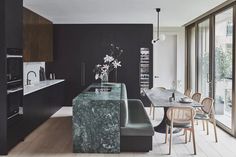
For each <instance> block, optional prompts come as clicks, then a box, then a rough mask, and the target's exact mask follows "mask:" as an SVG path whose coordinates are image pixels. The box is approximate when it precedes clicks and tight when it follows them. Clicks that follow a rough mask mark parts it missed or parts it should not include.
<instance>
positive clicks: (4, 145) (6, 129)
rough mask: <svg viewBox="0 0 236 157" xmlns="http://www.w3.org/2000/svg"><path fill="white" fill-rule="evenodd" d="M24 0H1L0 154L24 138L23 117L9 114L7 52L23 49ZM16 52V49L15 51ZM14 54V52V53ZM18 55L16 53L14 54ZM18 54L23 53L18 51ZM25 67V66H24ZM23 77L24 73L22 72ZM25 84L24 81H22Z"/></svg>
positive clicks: (4, 153) (6, 151)
mask: <svg viewBox="0 0 236 157" xmlns="http://www.w3.org/2000/svg"><path fill="white" fill-rule="evenodd" d="M22 8H23V0H0V76H1V77H0V155H6V154H7V153H8V151H9V150H10V149H11V148H12V147H13V146H15V145H16V144H17V143H19V141H21V140H22V130H21V128H23V127H22V117H21V116H20V115H18V116H19V117H18V116H17V114H16V115H14V117H12V116H10V117H11V118H10V117H9V116H8V109H9V108H8V107H9V105H8V104H9V99H8V95H7V90H9V87H8V85H7V77H6V76H7V68H8V63H7V52H9V50H17V52H21V50H22V47H23V45H22V26H23V21H22V20H23V19H22ZM14 52H16V51H14ZM12 55H13V54H12ZM14 55H16V54H14ZM17 55H22V54H20V53H18V54H17ZM22 69H23V66H22ZM22 77H23V74H22ZM22 86H23V83H22Z"/></svg>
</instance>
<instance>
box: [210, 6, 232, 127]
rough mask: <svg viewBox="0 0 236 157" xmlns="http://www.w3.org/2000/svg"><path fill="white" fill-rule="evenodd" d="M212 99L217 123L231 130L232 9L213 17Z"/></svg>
mask: <svg viewBox="0 0 236 157" xmlns="http://www.w3.org/2000/svg"><path fill="white" fill-rule="evenodd" d="M214 63H215V64H214V73H213V75H214V99H215V112H216V119H217V121H218V123H219V122H220V124H222V125H223V126H224V127H227V128H229V129H231V128H232V87H233V84H232V74H233V9H232V8H231V9H228V10H226V11H223V12H221V13H219V14H217V15H216V16H215V54H214Z"/></svg>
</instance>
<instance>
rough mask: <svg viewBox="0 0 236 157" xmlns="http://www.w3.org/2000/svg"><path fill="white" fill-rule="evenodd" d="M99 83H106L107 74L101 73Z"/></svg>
mask: <svg viewBox="0 0 236 157" xmlns="http://www.w3.org/2000/svg"><path fill="white" fill-rule="evenodd" d="M101 83H108V73H103V75H102V78H101Z"/></svg>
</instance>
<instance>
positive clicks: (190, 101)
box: [179, 100, 193, 103]
mask: <svg viewBox="0 0 236 157" xmlns="http://www.w3.org/2000/svg"><path fill="white" fill-rule="evenodd" d="M179 102H180V103H192V102H193V101H192V100H189V101H182V100H180V101H179Z"/></svg>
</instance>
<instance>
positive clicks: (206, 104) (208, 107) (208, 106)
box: [201, 97, 214, 114]
mask: <svg viewBox="0 0 236 157" xmlns="http://www.w3.org/2000/svg"><path fill="white" fill-rule="evenodd" d="M213 103H214V100H213V99H212V98H209V97H208V98H204V99H203V100H202V103H201V104H202V105H203V107H202V110H203V111H204V112H205V113H207V114H210V113H211V111H212V107H213Z"/></svg>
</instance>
